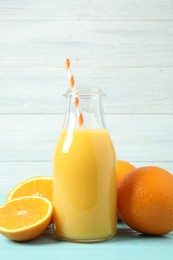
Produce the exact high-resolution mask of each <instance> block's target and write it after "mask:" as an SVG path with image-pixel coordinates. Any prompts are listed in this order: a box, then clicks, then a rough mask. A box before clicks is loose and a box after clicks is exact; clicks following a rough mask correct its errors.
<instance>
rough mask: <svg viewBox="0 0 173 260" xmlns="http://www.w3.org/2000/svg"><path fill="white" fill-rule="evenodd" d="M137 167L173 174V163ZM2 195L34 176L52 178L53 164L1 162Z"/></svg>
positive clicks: (0, 185) (137, 165)
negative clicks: (151, 168) (156, 169)
mask: <svg viewBox="0 0 173 260" xmlns="http://www.w3.org/2000/svg"><path fill="white" fill-rule="evenodd" d="M131 163H133V164H134V165H135V166H136V167H142V166H148V165H154V166H158V167H161V168H163V169H165V170H167V171H169V172H171V173H173V162H131ZM0 169H1V173H0V177H1V182H0V195H6V194H7V193H8V192H9V191H10V190H11V189H12V188H13V187H14V186H15V185H17V184H18V183H19V182H21V181H23V180H25V179H27V178H30V177H33V176H39V175H42V176H47V175H48V176H51V175H52V162H0Z"/></svg>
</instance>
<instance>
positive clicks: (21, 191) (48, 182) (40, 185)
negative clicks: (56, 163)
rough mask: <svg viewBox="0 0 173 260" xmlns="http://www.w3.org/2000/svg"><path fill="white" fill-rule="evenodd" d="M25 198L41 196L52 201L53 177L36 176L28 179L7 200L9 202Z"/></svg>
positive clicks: (12, 191) (13, 190) (15, 188)
mask: <svg viewBox="0 0 173 260" xmlns="http://www.w3.org/2000/svg"><path fill="white" fill-rule="evenodd" d="M23 196H40V197H44V198H47V199H49V200H50V201H52V177H51V176H36V177H32V178H29V179H26V180H24V181H22V182H20V183H19V184H18V185H17V186H15V187H14V188H13V189H12V190H11V191H10V192H9V194H8V195H7V198H6V200H7V201H9V200H11V199H15V198H20V197H23Z"/></svg>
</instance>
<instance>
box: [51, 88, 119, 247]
mask: <svg viewBox="0 0 173 260" xmlns="http://www.w3.org/2000/svg"><path fill="white" fill-rule="evenodd" d="M65 96H66V97H67V99H68V108H67V112H66V116H65V122H64V126H63V129H62V132H61V134H60V137H59V140H58V143H57V146H56V150H55V154H54V161H53V171H54V173H53V204H54V215H53V222H54V231H55V235H56V237H57V238H58V239H60V240H66V241H71V242H97V241H104V240H108V239H111V238H112V237H113V236H114V234H115V232H116V155H115V150H114V147H113V144H112V141H111V139H110V136H109V133H108V130H107V129H106V128H105V124H104V119H103V112H102V102H101V101H102V96H103V92H102V91H101V90H99V89H91V90H87V89H80V90H79V89H75V90H69V91H67V92H66V93H65ZM76 97H78V99H80V106H79V108H80V111H79V108H76V107H75V106H74V99H75V98H76ZM79 113H82V117H83V122H82V125H80V124H79V121H78V120H79Z"/></svg>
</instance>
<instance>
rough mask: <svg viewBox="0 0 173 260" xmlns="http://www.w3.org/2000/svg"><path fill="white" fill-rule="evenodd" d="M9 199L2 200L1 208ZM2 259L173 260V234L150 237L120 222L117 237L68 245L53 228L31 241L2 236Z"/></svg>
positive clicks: (0, 239)
mask: <svg viewBox="0 0 173 260" xmlns="http://www.w3.org/2000/svg"><path fill="white" fill-rule="evenodd" d="M4 200H5V197H0V205H1V204H2V203H3V202H4ZM0 255H1V256H3V258H1V257H0V258H1V259H5V260H9V259H25V260H26V259H30V260H32V259H42V260H44V259H48V260H51V259H59V260H60V259H63V260H66V259H72V260H73V259H75V260H78V259H82V260H85V259H87V260H88V259H90V260H91V259H94V260H97V259H108V260H112V259H114V260H115V259H140V260H142V259H157V260H159V259H164V260H165V259H166V260H167V259H173V232H171V233H169V234H167V235H165V236H158V237H157V236H146V235H142V234H140V233H138V232H135V231H134V230H132V229H130V228H129V227H127V226H126V225H125V224H123V223H118V231H117V234H116V236H115V237H114V238H113V239H111V240H109V241H106V242H100V243H93V244H76V243H67V242H62V241H58V240H55V239H54V236H53V231H52V229H51V228H50V229H47V230H46V231H45V232H44V233H43V234H42V235H40V236H39V237H37V238H36V239H33V240H31V241H28V242H14V241H10V240H8V239H7V238H5V237H3V236H1V235H0Z"/></svg>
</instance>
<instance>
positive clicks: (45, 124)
mask: <svg viewBox="0 0 173 260" xmlns="http://www.w3.org/2000/svg"><path fill="white" fill-rule="evenodd" d="M63 120H64V116H63V115H27V116H26V115H1V116H0V125H1V127H0V161H13V162H15V161H27V162H29V161H43V162H44V161H52V158H53V152H54V149H55V144H56V141H57V138H58V136H59V133H60V131H61V127H62V123H63ZM106 123H107V128H108V129H109V132H110V134H111V138H112V140H113V143H114V145H115V147H116V151H117V155H118V158H121V159H124V160H127V161H139V162H140V161H142V162H153V161H154V162H172V154H173V145H172V144H173V135H172V132H173V116H171V115H165V116H161V115H107V116H106Z"/></svg>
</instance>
